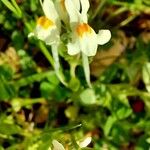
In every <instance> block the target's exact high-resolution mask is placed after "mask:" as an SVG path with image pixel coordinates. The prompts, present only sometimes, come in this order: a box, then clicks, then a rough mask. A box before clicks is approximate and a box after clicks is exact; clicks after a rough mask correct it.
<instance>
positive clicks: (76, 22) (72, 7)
mask: <svg viewBox="0 0 150 150" xmlns="http://www.w3.org/2000/svg"><path fill="white" fill-rule="evenodd" d="M65 7H66V10H67V12H68V14H69V19H70V25H71V29H72V31H73V33H72V41H71V42H70V43H68V45H67V47H68V54H70V55H75V54H78V53H79V52H83V53H84V54H85V55H87V56H94V55H95V54H96V51H97V47H98V45H103V44H105V43H107V42H108V41H109V40H110V38H111V33H110V31H109V30H99V32H98V34H96V33H95V31H94V30H93V29H92V27H90V25H89V24H88V19H87V12H88V9H89V1H88V0H76V1H75V0H65ZM80 10H81V12H80Z"/></svg>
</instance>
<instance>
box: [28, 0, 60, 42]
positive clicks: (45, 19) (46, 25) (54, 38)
mask: <svg viewBox="0 0 150 150" xmlns="http://www.w3.org/2000/svg"><path fill="white" fill-rule="evenodd" d="M40 2H41V5H42V9H43V11H44V14H45V16H42V17H39V18H38V20H37V25H36V28H35V31H34V33H32V34H30V35H33V34H34V36H36V37H37V38H38V39H40V40H42V41H44V42H45V43H46V44H47V45H52V44H55V43H58V42H59V40H60V19H59V16H58V13H57V11H56V9H55V6H54V3H53V2H52V0H44V1H43V2H42V0H40Z"/></svg>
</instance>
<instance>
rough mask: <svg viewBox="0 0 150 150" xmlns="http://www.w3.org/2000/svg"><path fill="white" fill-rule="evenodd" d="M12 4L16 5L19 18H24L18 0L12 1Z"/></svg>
mask: <svg viewBox="0 0 150 150" xmlns="http://www.w3.org/2000/svg"><path fill="white" fill-rule="evenodd" d="M11 2H12V4H13V5H14V7H15V8H16V11H17V14H18V16H19V18H21V17H22V12H21V10H20V8H19V6H18V4H17V3H16V0H11Z"/></svg>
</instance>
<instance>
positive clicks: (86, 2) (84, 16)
mask: <svg viewBox="0 0 150 150" xmlns="http://www.w3.org/2000/svg"><path fill="white" fill-rule="evenodd" d="M80 2H81V10H82V11H81V15H82V20H83V22H85V23H87V12H88V10H89V7H90V4H89V0H80Z"/></svg>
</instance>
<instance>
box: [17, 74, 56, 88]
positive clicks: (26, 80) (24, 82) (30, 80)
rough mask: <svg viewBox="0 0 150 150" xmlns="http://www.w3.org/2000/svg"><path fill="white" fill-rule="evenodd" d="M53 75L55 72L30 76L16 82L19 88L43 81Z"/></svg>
mask: <svg viewBox="0 0 150 150" xmlns="http://www.w3.org/2000/svg"><path fill="white" fill-rule="evenodd" d="M51 74H54V71H48V72H42V73H37V74H34V75H30V76H29V77H25V78H21V79H20V80H18V81H16V82H15V85H16V87H17V88H19V87H22V86H26V85H29V84H31V83H33V82H35V81H41V80H42V79H44V78H47V77H49V76H50V75H51Z"/></svg>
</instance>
